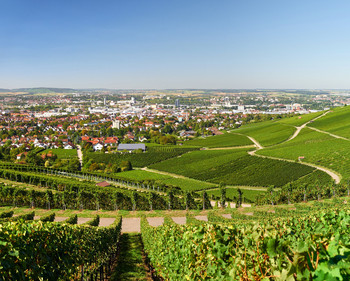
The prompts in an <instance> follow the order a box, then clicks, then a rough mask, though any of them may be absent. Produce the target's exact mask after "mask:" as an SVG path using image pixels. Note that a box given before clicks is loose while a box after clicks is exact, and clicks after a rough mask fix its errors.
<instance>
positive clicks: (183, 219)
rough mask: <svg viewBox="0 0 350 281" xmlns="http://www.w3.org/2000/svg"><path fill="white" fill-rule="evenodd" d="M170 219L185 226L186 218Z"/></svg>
mask: <svg viewBox="0 0 350 281" xmlns="http://www.w3.org/2000/svg"><path fill="white" fill-rule="evenodd" d="M171 219H172V220H173V221H174V222H175V223H177V224H181V225H182V224H186V217H171Z"/></svg>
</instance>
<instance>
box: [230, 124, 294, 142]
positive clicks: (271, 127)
mask: <svg viewBox="0 0 350 281" xmlns="http://www.w3.org/2000/svg"><path fill="white" fill-rule="evenodd" d="M294 131H295V128H294V127H293V126H291V125H285V124H281V123H278V122H275V121H267V122H261V123H254V124H248V125H244V126H242V127H240V128H238V129H236V130H233V132H234V133H239V134H244V135H247V136H250V137H253V138H254V139H256V140H257V141H258V142H259V143H260V144H261V145H262V146H271V145H275V144H278V143H281V142H283V141H285V140H287V139H288V138H289V137H290V136H292V135H293V133H294Z"/></svg>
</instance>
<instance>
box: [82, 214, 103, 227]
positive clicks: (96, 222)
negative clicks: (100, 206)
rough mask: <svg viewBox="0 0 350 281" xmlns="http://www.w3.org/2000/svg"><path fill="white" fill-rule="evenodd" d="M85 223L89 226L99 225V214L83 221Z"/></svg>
mask: <svg viewBox="0 0 350 281" xmlns="http://www.w3.org/2000/svg"><path fill="white" fill-rule="evenodd" d="M85 224H86V225H90V226H99V224H100V216H99V215H96V216H95V217H94V218H93V219H92V220H90V221H88V222H86V223H85Z"/></svg>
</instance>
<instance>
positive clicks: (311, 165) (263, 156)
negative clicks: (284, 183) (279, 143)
mask: <svg viewBox="0 0 350 281" xmlns="http://www.w3.org/2000/svg"><path fill="white" fill-rule="evenodd" d="M256 151H258V150H255V151H252V152H253V154H250V153H249V154H250V155H252V156H256V157H261V158H268V159H273V160H280V161H286V162H291V163H295V161H294V160H290V159H285V158H278V157H272V156H265V155H259V154H255V152H256ZM299 163H300V164H302V165H306V166H310V167H313V168H316V169H317V170H320V171H322V172H325V173H327V174H328V175H330V176H331V177H332V179H333V180H334V181H335V183H336V184H338V183H340V180H341V175H339V174H337V173H336V172H335V171H333V170H331V169H328V168H325V167H322V166H318V165H315V164H312V163H308V162H301V161H299Z"/></svg>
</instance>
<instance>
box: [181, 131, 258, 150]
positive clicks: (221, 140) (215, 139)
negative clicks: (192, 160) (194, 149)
mask: <svg viewBox="0 0 350 281" xmlns="http://www.w3.org/2000/svg"><path fill="white" fill-rule="evenodd" d="M184 144H186V145H194V146H200V147H209V148H215V147H233V146H246V145H253V143H252V142H251V140H250V139H249V138H247V137H246V136H242V135H237V134H233V133H226V134H223V135H217V136H209V137H206V138H197V139H194V140H189V141H186V142H184Z"/></svg>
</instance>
